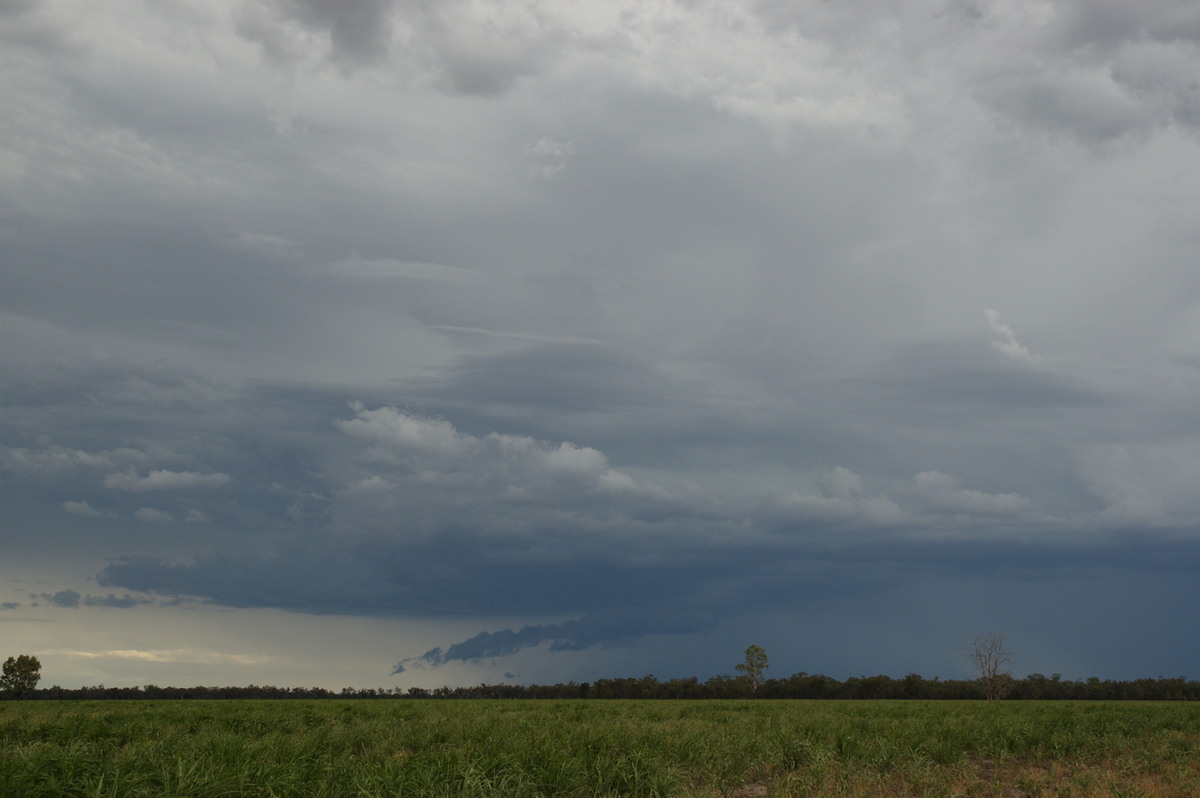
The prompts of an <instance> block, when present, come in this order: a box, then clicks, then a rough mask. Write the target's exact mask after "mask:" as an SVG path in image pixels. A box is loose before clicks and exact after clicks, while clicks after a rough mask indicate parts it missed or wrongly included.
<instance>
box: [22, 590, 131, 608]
mask: <svg viewBox="0 0 1200 798" xmlns="http://www.w3.org/2000/svg"><path fill="white" fill-rule="evenodd" d="M34 598H37V599H40V600H41V601H44V602H46V603H47V604H49V605H51V606H53V607H60V608H63V609H78V608H79V607H111V608H115V609H129V608H130V607H137V606H141V605H144V604H151V603H154V600H153V599H149V598H138V597H135V596H131V595H129V594H128V593H126V594H124V595H121V596H117V595H114V594H112V593H109V594H108V595H105V596H94V595H91V594H88V595H84V594H82V593H80V592H79V591H77V590H60V591H58V592H57V593H53V594H51V593H40V594H37V595H36V596H34ZM19 606H20V605H19V604H12V607H5V608H6V609H13V608H16V607H19Z"/></svg>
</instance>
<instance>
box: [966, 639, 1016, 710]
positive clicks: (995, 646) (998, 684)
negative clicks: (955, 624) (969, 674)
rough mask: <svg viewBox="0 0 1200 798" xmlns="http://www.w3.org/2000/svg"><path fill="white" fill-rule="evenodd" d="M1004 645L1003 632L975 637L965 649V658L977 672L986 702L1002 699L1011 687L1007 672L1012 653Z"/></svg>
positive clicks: (1010, 677) (1010, 663) (1010, 678)
mask: <svg viewBox="0 0 1200 798" xmlns="http://www.w3.org/2000/svg"><path fill="white" fill-rule="evenodd" d="M1004 645H1005V644H1004V633H1003V632H988V633H987V634H982V635H975V639H974V640H972V641H971V647H970V648H969V649H967V657H968V659H970V660H971V662H972V664H974V665H975V670H976V671H978V672H979V684H980V686H982V687H983V694H984V696H985V697H986V698H987V700H988V701H996V700H998V699H1001V698H1003V697H1004V694H1005V693H1007V692H1008V690H1009V688H1010V687H1011V686H1012V675H1011V674H1010V673H1009V672H1008V669H1009V666H1010V665H1012V653H1011V652H1010V651H1008V650H1007V649H1006V648H1005V647H1004Z"/></svg>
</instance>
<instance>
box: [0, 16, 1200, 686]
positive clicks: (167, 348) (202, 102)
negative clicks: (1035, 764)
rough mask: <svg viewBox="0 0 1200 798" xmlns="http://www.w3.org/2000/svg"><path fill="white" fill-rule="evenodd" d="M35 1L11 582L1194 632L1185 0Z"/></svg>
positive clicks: (590, 630) (293, 605)
mask: <svg viewBox="0 0 1200 798" xmlns="http://www.w3.org/2000/svg"><path fill="white" fill-rule="evenodd" d="M0 18H3V20H4V22H5V24H4V25H3V26H0V38H3V40H4V43H5V45H8V46H5V47H3V48H0V68H2V69H3V72H4V74H5V76H6V80H5V82H4V86H3V88H0V94H2V96H3V101H4V107H5V109H6V113H5V114H4V115H3V118H2V120H0V207H3V208H5V211H4V212H3V214H0V262H2V263H3V264H4V290H3V291H2V292H0V339H2V340H3V341H4V344H5V345H4V347H3V348H2V349H0V404H2V405H3V407H4V412H3V414H0V480H2V483H0V488H2V489H0V512H2V513H3V517H4V518H5V525H6V529H11V530H13V532H12V534H11V535H10V538H11V539H10V540H7V541H6V549H5V551H6V557H5V561H4V563H0V567H6V568H9V569H11V572H6V573H5V574H4V575H3V576H4V577H5V579H6V580H7V579H14V580H15V579H26V578H28V579H30V580H31V581H29V582H27V583H23V582H19V581H13V582H12V586H11V587H10V590H12V591H14V594H13V595H11V596H0V600H3V599H14V600H13V601H9V602H7V604H21V606H22V607H25V606H27V602H31V601H32V602H36V603H37V604H38V607H37V609H38V611H39V612H42V611H45V612H47V613H48V615H52V616H54V617H55V618H57V619H59V620H56V621H55V623H63V624H66V623H69V622H71V619H75V622H79V619H82V618H91V617H93V616H95V617H99V616H105V617H106V618H109V619H112V618H114V617H116V616H124V617H125V618H129V616H130V615H131V613H120V612H104V611H102V610H104V609H106V608H107V609H120V608H131V607H135V606H136V607H142V606H143V605H145V604H146V602H153V603H156V604H162V603H163V602H184V601H186V602H187V603H192V601H193V600H198V601H200V602H203V603H207V604H209V605H212V606H220V607H233V608H273V609H283V610H289V611H293V612H296V613H304V614H309V615H317V614H328V613H347V614H351V615H357V616H361V618H363V619H366V620H364V621H363V623H367V622H368V621H369V622H370V623H371V624H375V626H374V627H372V628H384V627H385V626H386V625H387V624H390V623H393V622H398V621H401V620H407V619H414V618H422V619H425V618H436V619H439V624H447V625H448V624H450V623H452V622H454V623H458V622H459V621H461V622H462V623H465V624H467V625H466V626H462V625H459V626H456V627H455V631H453V632H446V635H445V636H446V639H445V640H443V641H437V640H435V641H422V642H421V643H420V644H410V643H408V642H406V641H403V640H397V643H396V646H397V650H396V652H395V653H394V654H393V653H390V652H389V653H388V654H387V656H386V658H385V660H384V662H385V664H384V666H383V667H386V666H387V663H393V662H396V661H397V660H399V659H401V658H403V657H410V658H411V659H409V660H405V662H407V663H408V666H409V672H412V671H415V670H417V667H416V666H417V665H418V664H424V665H430V666H433V665H447V666H450V670H453V669H454V668H465V667H467V666H468V665H470V666H471V667H473V668H474V667H479V668H484V667H490V666H485V665H477V663H479V662H485V661H487V660H491V659H507V658H512V659H513V660H514V661H517V662H520V661H522V659H523V658H524V659H525V660H528V659H530V658H532V657H534V656H535V655H536V656H538V657H545V658H547V661H548V662H562V661H568V660H570V659H571V656H572V652H574V651H576V650H580V649H584V648H586V650H587V651H588V652H589V656H591V655H592V654H595V656H597V657H600V658H603V657H609V656H611V657H612V658H613V659H611V660H605V661H606V662H609V661H611V662H613V663H618V664H619V663H621V662H622V660H621V659H620V657H622V656H632V655H630V654H629V652H633V651H641V652H642V654H645V652H647V651H650V650H651V649H652V648H653V647H654V646H655V645H657V644H656V643H654V642H653V641H655V640H656V639H657V638H658V637H659V636H661V635H668V634H669V635H672V641H673V642H674V643H679V644H680V646H684V645H694V646H695V647H696V648H695V649H694V650H692V651H690V652H689V655H691V654H695V653H696V651H699V649H700V648H701V647H702V646H704V645H717V643H716V642H714V641H725V639H726V638H725V637H722V635H725V636H729V635H733V634H736V635H737V636H739V637H740V636H741V635H742V634H743V632H742V631H741V630H743V629H751V628H753V629H761V630H763V631H764V633H765V632H767V631H770V630H771V629H772V628H773V629H774V632H773V634H774V635H775V637H774V639H775V640H778V641H780V642H781V643H782V642H783V641H787V640H791V639H793V637H796V635H794V634H793V633H792V631H791V630H792V628H793V627H794V626H796V625H803V624H807V626H806V629H807V632H808V634H809V638H808V639H812V640H813V641H814V646H813V648H814V649H821V648H822V647H823V646H822V645H821V642H820V641H825V642H826V643H828V645H826V646H824V648H825V649H826V650H832V649H833V648H836V649H837V650H839V651H844V652H848V653H845V654H844V658H843V659H842V660H839V662H840V663H841V665H842V666H844V667H857V666H856V665H855V664H854V662H853V661H852V659H853V657H852V656H851V654H853V655H854V656H857V657H862V658H864V661H872V662H874V661H877V660H871V659H870V657H872V656H874V654H873V653H872V651H873V649H872V645H871V644H870V643H869V642H866V641H869V640H870V639H871V638H872V637H874V638H875V639H880V637H881V636H882V637H884V638H887V639H888V640H889V641H890V642H891V644H892V645H894V646H895V648H894V649H892V650H895V651H904V652H905V653H906V656H908V655H911V656H914V657H916V656H928V655H924V654H921V651H922V650H924V649H928V650H934V649H936V648H938V647H942V648H946V647H949V648H957V647H960V645H961V644H960V643H959V642H957V641H954V640H951V639H950V638H952V637H956V636H962V632H963V631H964V630H971V631H977V630H973V629H972V627H975V626H979V627H980V628H1002V626H1003V625H1002V623H1001V621H1003V620H1004V619H1005V618H1009V619H1012V620H1014V621H1019V623H1020V625H1021V626H1022V627H1024V628H1025V629H1026V630H1029V631H1030V633H1031V634H1032V633H1035V632H1036V635H1037V638H1038V640H1039V641H1040V642H1039V643H1038V645H1039V646H1041V647H1042V650H1044V651H1046V652H1052V653H1053V652H1060V653H1063V654H1064V656H1066V655H1070V656H1075V657H1077V658H1078V659H1079V661H1086V653H1087V651H1088V650H1089V649H1092V648H1095V649H1096V650H1101V649H1102V650H1104V651H1105V652H1106V653H1105V654H1104V656H1105V657H1106V658H1107V661H1108V662H1111V663H1117V662H1119V661H1124V662H1129V661H1131V660H1130V659H1129V655H1126V659H1124V660H1122V655H1121V654H1120V653H1119V651H1118V650H1117V649H1119V648H1121V647H1122V645H1124V647H1125V649H1126V650H1132V649H1133V648H1134V646H1133V645H1132V644H1130V641H1138V648H1139V650H1140V649H1144V648H1146V646H1144V645H1142V638H1141V637H1139V635H1138V625H1137V622H1136V618H1135V616H1136V615H1137V614H1138V613H1142V614H1144V615H1145V616H1146V617H1147V618H1150V617H1153V618H1155V619H1156V620H1155V623H1154V625H1153V628H1154V629H1155V630H1156V631H1155V634H1156V635H1159V637H1158V638H1156V640H1157V641H1158V642H1159V643H1161V646H1160V648H1162V649H1164V650H1167V649H1170V650H1171V651H1172V652H1174V653H1173V654H1171V655H1170V656H1171V657H1175V658H1174V659H1170V658H1169V657H1168V659H1170V661H1171V662H1175V661H1181V660H1180V658H1179V657H1182V655H1183V654H1186V653H1189V652H1191V651H1192V649H1193V648H1194V646H1192V644H1191V643H1187V644H1186V645H1185V644H1183V643H1179V642H1178V640H1177V639H1178V635H1177V634H1175V633H1168V629H1169V626H1170V623H1171V622H1176V621H1178V620H1179V617H1181V616H1180V615H1179V614H1178V613H1177V612H1175V610H1174V609H1172V608H1170V607H1168V604H1169V603H1170V602H1171V601H1173V600H1174V599H1173V598H1172V593H1173V592H1179V591H1180V589H1181V588H1180V586H1181V585H1183V586H1184V588H1183V589H1182V590H1183V593H1184V594H1185V595H1187V596H1191V595H1192V592H1194V589H1193V588H1189V587H1186V585H1187V579H1188V578H1189V577H1190V576H1193V575H1194V570H1195V568H1196V567H1197V563H1196V556H1195V551H1194V548H1195V547H1194V546H1193V545H1192V544H1191V543H1190V541H1191V540H1192V539H1193V538H1194V536H1195V534H1196V531H1197V530H1196V522H1195V519H1196V518H1197V517H1200V497H1198V496H1197V493H1196V491H1195V485H1196V484H1197V481H1198V480H1200V456H1198V452H1200V436H1198V435H1197V432H1196V421H1197V414H1196V410H1195V401H1194V397H1195V395H1196V392H1197V386H1198V381H1200V380H1198V372H1197V370H1196V368H1195V363H1194V358H1193V359H1192V360H1189V358H1191V357H1192V353H1193V352H1194V351H1195V350H1196V341H1197V340H1198V335H1200V322H1198V321H1197V317H1196V314H1195V313H1194V305H1195V302H1194V299H1195V297H1196V290H1197V281H1196V270H1195V268H1194V260H1195V258H1194V252H1195V229H1194V228H1195V224H1194V221H1195V217H1196V213H1195V209H1196V207H1197V206H1198V205H1200V192H1197V190H1196V186H1197V185H1200V179H1198V178H1200V171H1198V170H1200V167H1197V164H1200V156H1198V154H1197V147H1198V146H1200V143H1198V138H1197V137H1196V135H1195V130H1196V128H1195V125H1196V122H1197V120H1198V119H1200V112H1198V111H1197V108H1200V103H1197V97H1196V88H1195V87H1196V85H1198V81H1200V65H1198V64H1200V60H1198V59H1197V56H1196V49H1195V42H1196V41H1197V30H1198V27H1197V23H1198V18H1197V15H1196V13H1195V11H1194V10H1192V9H1191V8H1190V7H1189V6H1187V4H1180V3H1173V2H1167V1H1166V0H1163V2H1157V1H1156V2H1154V3H1151V4H1149V5H1136V6H1135V5H1132V4H1128V3H1125V4H1122V3H1118V2H1115V1H1114V2H1103V3H1091V2H1083V1H1082V0H1080V1H1079V2H1075V0H1059V1H1057V2H1049V3H983V2H979V3H977V2H957V1H955V2H944V3H941V2H938V3H933V4H930V3H926V2H897V3H889V4H886V7H885V6H883V5H880V6H879V7H873V8H871V9H869V10H867V11H864V10H863V8H860V7H855V6H852V5H847V4H829V3H776V2H758V1H757V0H754V1H753V2H735V3H724V4H707V5H706V4H696V3H691V4H680V3H674V2H666V1H665V0H664V1H663V2H659V1H658V0H649V1H648V2H641V1H639V2H625V0H619V2H615V3H603V4H592V5H590V6H587V7H586V8H585V7H584V6H578V5H561V4H548V5H547V4H541V5H539V4H528V3H507V2H497V3H471V2H458V1H457V0H450V1H449V2H444V3H435V4H429V3H421V2H407V1H406V0H353V1H352V2H333V1H332V0H250V1H249V2H233V3H224V4H222V3H218V4H217V6H215V7H214V6H213V5H212V4H211V3H204V2H200V0H178V2H173V3H171V4H168V5H162V6H159V5H154V6H153V7H151V6H147V5H146V4H143V3H138V2H125V0H118V2H117V5H116V6H113V7H112V8H109V7H107V6H106V7H105V8H104V9H100V8H99V7H98V6H92V5H88V4H83V5H80V6H78V7H72V8H71V9H65V8H64V7H60V6H58V5H56V4H48V3H41V4H38V3H26V2H19V1H18V0H0ZM47 552H53V557H52V558H50V557H48V556H47ZM48 562H49V563H52V564H51V565H47V564H46V563H48ZM105 563H107V566H105ZM27 571H28V572H29V573H26V572H27ZM97 572H99V575H98V576H97V577H96V578H98V579H99V581H100V584H102V585H104V586H105V587H106V589H108V590H111V591H113V592H111V593H105V594H90V593H89V592H88V587H87V586H88V584H89V582H88V581H87V580H88V577H89V576H91V575H96V574H97ZM33 580H36V581H33ZM5 583H6V584H7V581H6V582H5ZM93 584H94V583H93ZM47 585H53V586H54V588H53V589H51V588H48V587H46V586H47ZM1108 585H1115V586H1116V587H1115V588H1114V592H1113V593H1112V595H1111V596H1109V597H1106V598H1105V599H1104V600H1103V601H1100V600H1097V605H1096V606H1103V607H1104V608H1105V610H1106V611H1110V612H1115V611H1116V610H1115V608H1117V607H1119V606H1121V602H1125V605H1127V606H1126V607H1125V609H1124V610H1122V611H1121V612H1119V613H1116V614H1117V615H1119V617H1120V624H1121V626H1120V630H1121V631H1120V634H1119V637H1120V639H1119V640H1116V641H1114V642H1111V643H1107V644H1105V643H1103V641H1101V640H1100V635H1101V631H1102V630H1099V629H1093V628H1092V627H1091V626H1089V624H1092V620H1093V614H1094V613H1093V611H1092V610H1090V609H1089V605H1088V601H1087V599H1086V596H1087V595H1088V594H1089V592H1092V593H1095V592H1098V591H1102V590H1103V589H1104V588H1105V587H1106V586H1108ZM59 587H62V588H63V590H60V591H58V592H55V590H57V588H59ZM41 591H45V592H44V593H43V592H41ZM125 591H128V593H126V592H125ZM1189 591H1190V592H1189ZM30 596H33V597H34V598H28V597H30ZM148 596H149V597H152V598H147V597H148ZM0 605H4V602H3V601H0ZM1039 605H1040V606H1039ZM1047 606H1050V607H1055V608H1058V609H1056V610H1055V612H1059V613H1060V614H1058V615H1055V616H1054V623H1053V624H1052V623H1051V622H1050V620H1047V618H1048V617H1049V614H1048V613H1047V612H1045V611H1044V610H1045V607H1047ZM1006 607H1016V608H1017V609H1015V610H1013V611H1012V613H1010V614H1009V615H1007V616H1006V615H1004V613H1005V611H1006V610H1005V609H1004V608H1006ZM148 609H149V608H147V610H148ZM168 609H169V608H167V607H162V606H158V607H155V608H154V610H155V611H156V612H157V611H160V610H161V611H163V612H167V611H168ZM1156 610H1157V614H1156ZM826 612H827V613H828V614H829V616H828V620H826V615H825V613H826ZM1050 614H1052V613H1050ZM140 615H141V611H139V617H140ZM233 616H236V617H237V618H253V617H258V614H256V613H232V614H231V617H233ZM501 616H503V617H501ZM998 616H999V617H998ZM171 617H172V618H177V619H181V620H180V622H179V624H180V628H183V627H184V626H186V625H187V624H188V623H191V618H192V616H190V615H187V614H185V613H178V614H177V615H172V616H171ZM197 617H198V616H197ZM771 617H774V618H775V619H776V620H775V621H769V620H767V619H769V618H771ZM485 619H486V620H485ZM108 622H111V623H114V624H116V623H117V621H111V620H110V621H108ZM247 622H249V621H247ZM313 622H314V623H315V621H313ZM770 623H777V624H778V626H777V627H771V626H770V625H769V624H770ZM1053 627H1056V628H1057V629H1059V630H1060V631H1061V630H1066V631H1064V632H1062V634H1061V635H1060V636H1059V638H1056V636H1055V634H1054V632H1055V628H1053ZM64 628H65V627H64ZM114 628H115V627H114ZM1081 630H1082V631H1081ZM477 632H478V634H476V633H477ZM63 634H64V635H66V634H67V632H63ZM1060 638H1061V639H1060ZM389 639H390V638H389ZM968 639H969V636H968ZM455 640H460V641H461V642H458V643H455V642H454V641H455ZM764 640H765V638H764ZM1173 641H1174V642H1173ZM768 642H769V641H768ZM439 643H440V645H441V647H440V649H438V648H433V649H431V647H432V646H434V645H436V644H439ZM951 643H953V645H950V644H951ZM29 644H30V645H33V644H34V641H32V640H31V639H30V642H29ZM36 644H37V645H42V642H41V641H40V640H39V641H37V642H36ZM610 644H613V645H610ZM835 644H836V645H835ZM741 645H742V646H744V645H745V641H742V642H741ZM795 645H796V646H797V647H799V645H800V644H799V643H796V644H795ZM1056 646H1058V647H1059V648H1056ZM639 647H642V648H640V649H639ZM350 648H351V647H347V650H349V649H350ZM670 648H671V651H669V652H668V651H666V650H665V649H663V650H660V651H658V653H657V654H655V656H658V657H660V658H663V659H666V658H669V657H671V656H676V650H675V647H674V646H672V647H670ZM772 648H773V647H772ZM876 648H877V649H879V650H884V649H881V648H879V647H878V646H876ZM410 649H411V650H410ZM426 650H429V654H428V656H426V657H421V656H420V655H419V652H421V651H426ZM680 650H681V651H682V649H680ZM1176 655H1179V656H1178V657H1177V656H1176ZM704 656H707V655H704ZM830 656H831V657H833V656H834V655H832V654H831V655H830ZM1147 656H1148V655H1147ZM880 657H881V658H882V659H886V655H882V654H881V655H880ZM1164 657H1166V655H1164ZM899 659H900V658H897V661H899ZM677 661H678V663H680V664H679V667H689V665H688V663H687V661H686V659H685V655H684V654H683V653H678V660H677ZM704 661H705V662H707V661H708V660H707V659H705V660H704ZM926 661H928V660H926ZM402 664H403V663H402ZM893 666H894V665H893V664H888V663H886V662H885V663H882V664H881V665H879V666H878V667H893ZM622 667H623V666H622ZM934 667H936V668H941V669H942V670H941V672H946V670H945V668H946V667H953V666H945V665H944V664H938V663H937V662H934ZM512 669H513V670H517V668H516V667H513V668H512ZM520 670H522V671H523V672H524V665H522V666H521V668H520ZM637 670H639V671H643V672H644V670H645V668H642V667H640V666H639V667H637ZM410 675H411V673H410ZM270 679H271V677H270V676H269V675H264V676H263V677H262V678H261V679H260V681H264V682H265V681H269V680H270Z"/></svg>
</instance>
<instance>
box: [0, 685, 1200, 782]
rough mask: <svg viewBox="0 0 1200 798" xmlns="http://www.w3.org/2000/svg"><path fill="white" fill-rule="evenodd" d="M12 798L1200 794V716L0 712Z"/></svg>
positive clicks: (959, 711)
mask: <svg viewBox="0 0 1200 798" xmlns="http://www.w3.org/2000/svg"><path fill="white" fill-rule="evenodd" d="M0 795H4V796H8V795H13V796H17V795H19V796H96V797H97V798H99V797H100V796H112V797H114V798H115V797H117V796H160V795H162V796H180V797H181V798H182V797H183V796H190V797H191V798H201V797H208V796H314V797H315V796H421V797H422V798H424V797H425V796H481V797H482V796H505V798H523V797H525V796H528V797H530V798H532V797H533V796H578V798H585V797H586V798H593V797H594V798H600V797H601V796H733V797H734V798H761V797H763V796H881V797H882V796H894V797H897V798H899V797H900V796H905V797H907V796H1002V797H1003V798H1018V797H1020V796H1106V797H1108V798H1123V797H1125V796H1142V797H1143V798H1158V797H1159V796H1180V797H1182V796H1194V795H1200V704H1192V703H1183V702H1172V703H1127V702H1119V703H1118V702H1111V703H1087V702H1044V703H1043V702H1011V703H995V704H988V703H984V702H922V701H905V702H900V701H895V702H893V701H859V702H848V701H846V702H843V701H813V702H806V701H342V700H326V701H276V702H270V701H249V700H248V701H175V702H156V701H131V702H120V701H100V702H53V701H36V702H5V703H0Z"/></svg>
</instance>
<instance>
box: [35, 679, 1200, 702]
mask: <svg viewBox="0 0 1200 798" xmlns="http://www.w3.org/2000/svg"><path fill="white" fill-rule="evenodd" d="M1006 687H1007V689H1006V690H1005V694H1004V697H1005V698H1006V699H1009V700H1014V699H1015V700H1021V699H1026V700H1031V699H1036V700H1056V699H1059V700H1061V699H1074V700H1109V701H1111V700H1132V701H1194V700H1197V699H1200V682H1195V681H1188V680H1186V679H1184V678H1183V677H1178V678H1173V679H1163V678H1159V679H1136V680H1133V681H1113V680H1101V679H1098V678H1095V677H1093V678H1090V679H1084V680H1078V681H1072V680H1069V679H1063V678H1061V677H1060V676H1059V675H1058V674H1054V675H1052V676H1043V675H1042V674H1040V673H1033V674H1030V675H1029V676H1026V677H1025V678H1023V679H1011V680H1010V681H1009V683H1008V684H1007V685H1006ZM24 698H26V699H33V700H38V699H45V700H100V699H125V700H129V699H159V700H162V699H237V698H260V699H262V698H266V699H288V698H304V699H326V698H359V699H404V700H411V699H455V698H457V699H465V698H535V699H536V698H559V699H561V698H589V699H606V698H608V699H612V698H621V699H685V698H687V699H706V698H707V699H714V698H716V699H720V698H774V699H780V698H785V699H786V698H791V699H834V698H837V699H880V698H891V699H943V700H951V699H958V700H963V699H983V698H984V691H983V687H982V686H981V684H980V683H979V681H978V680H955V679H950V680H945V681H943V680H941V679H938V678H933V679H926V678H924V677H922V676H920V675H918V674H915V673H910V674H909V675H907V676H905V677H903V678H900V679H895V678H892V677H890V676H860V677H853V678H849V679H846V680H844V681H839V680H838V679H835V678H833V677H831V676H824V675H821V674H808V673H797V674H793V675H792V676H789V677H787V678H781V679H764V680H762V682H761V683H759V684H758V685H757V686H755V685H753V684H752V683H751V682H750V681H749V680H747V679H746V678H745V677H733V676H726V675H721V676H714V677H712V678H711V679H708V680H706V681H703V682H702V681H700V680H698V679H696V678H695V677H691V678H686V679H667V680H665V681H664V680H659V679H656V678H655V677H654V676H643V677H641V678H640V679H633V678H626V679H597V680H596V681H594V682H581V683H580V682H567V683H566V684H561V683H560V684H553V685H538V684H533V685H518V684H480V685H476V686H474V687H439V688H437V689H434V690H427V689H424V688H420V687H410V688H408V689H407V690H405V689H402V688H399V687H390V688H388V687H380V688H367V689H358V688H354V687H345V688H343V689H341V690H340V691H338V690H326V689H324V688H321V687H273V686H270V685H262V686H260V685H249V686H247V687H159V686H157V685H152V684H150V685H145V686H144V687H105V686H104V685H97V686H95V687H80V688H75V689H72V688H65V687H58V686H57V685H56V686H54V687H49V688H44V689H40V690H33V691H31V692H29V693H26V694H25V695H24Z"/></svg>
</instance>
